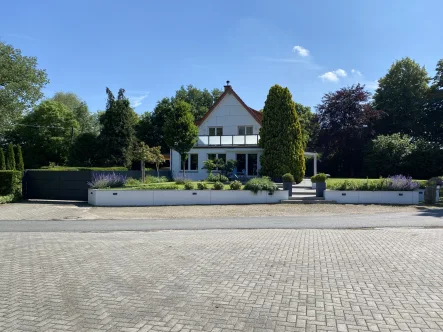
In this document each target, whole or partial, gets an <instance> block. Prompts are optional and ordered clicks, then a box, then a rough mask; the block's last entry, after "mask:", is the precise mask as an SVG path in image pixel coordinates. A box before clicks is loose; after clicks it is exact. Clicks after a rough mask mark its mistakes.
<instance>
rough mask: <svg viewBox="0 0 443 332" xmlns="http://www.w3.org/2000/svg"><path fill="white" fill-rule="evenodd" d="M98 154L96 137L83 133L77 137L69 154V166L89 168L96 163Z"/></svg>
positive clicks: (92, 134)
mask: <svg viewBox="0 0 443 332" xmlns="http://www.w3.org/2000/svg"><path fill="white" fill-rule="evenodd" d="M99 154H100V144H99V142H98V136H97V135H96V134H94V133H84V134H80V135H78V136H77V137H76V138H75V140H74V144H73V145H72V146H71V149H70V153H69V160H68V163H69V165H78V166H83V167H90V166H93V165H96V164H97V163H98V160H97V159H98V158H97V157H98V155H99Z"/></svg>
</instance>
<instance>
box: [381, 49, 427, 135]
mask: <svg viewBox="0 0 443 332" xmlns="http://www.w3.org/2000/svg"><path fill="white" fill-rule="evenodd" d="M378 82H379V87H378V88H377V90H376V93H375V95H374V103H375V107H376V108H377V109H379V110H382V111H384V112H385V114H386V116H385V117H383V118H382V119H381V120H380V121H379V123H378V124H377V131H378V132H379V133H381V134H393V133H402V134H408V135H417V136H420V135H421V134H422V132H423V130H424V128H423V119H424V118H425V108H424V107H423V102H424V101H425V99H426V96H427V94H428V92H429V87H428V82H429V77H428V73H427V71H426V69H425V67H421V66H420V65H419V64H418V63H416V62H415V61H414V60H412V59H410V58H403V59H401V60H398V61H396V62H394V64H393V65H392V66H391V68H390V69H389V71H388V73H387V74H386V75H385V76H384V77H382V78H381V79H380V80H379V81H378Z"/></svg>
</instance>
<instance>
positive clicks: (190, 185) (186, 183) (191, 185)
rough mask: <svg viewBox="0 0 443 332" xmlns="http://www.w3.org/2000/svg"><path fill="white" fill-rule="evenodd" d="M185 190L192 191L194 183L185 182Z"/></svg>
mask: <svg viewBox="0 0 443 332" xmlns="http://www.w3.org/2000/svg"><path fill="white" fill-rule="evenodd" d="M185 189H186V190H194V183H192V182H191V181H189V182H185Z"/></svg>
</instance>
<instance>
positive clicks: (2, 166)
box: [0, 148, 6, 171]
mask: <svg viewBox="0 0 443 332" xmlns="http://www.w3.org/2000/svg"><path fill="white" fill-rule="evenodd" d="M5 170H6V161H5V154H4V152H3V149H2V148H0V171H5Z"/></svg>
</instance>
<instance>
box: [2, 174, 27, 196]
mask: <svg viewBox="0 0 443 332" xmlns="http://www.w3.org/2000/svg"><path fill="white" fill-rule="evenodd" d="M9 195H12V199H13V200H17V199H20V198H21V197H22V172H19V171H0V196H9Z"/></svg>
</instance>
